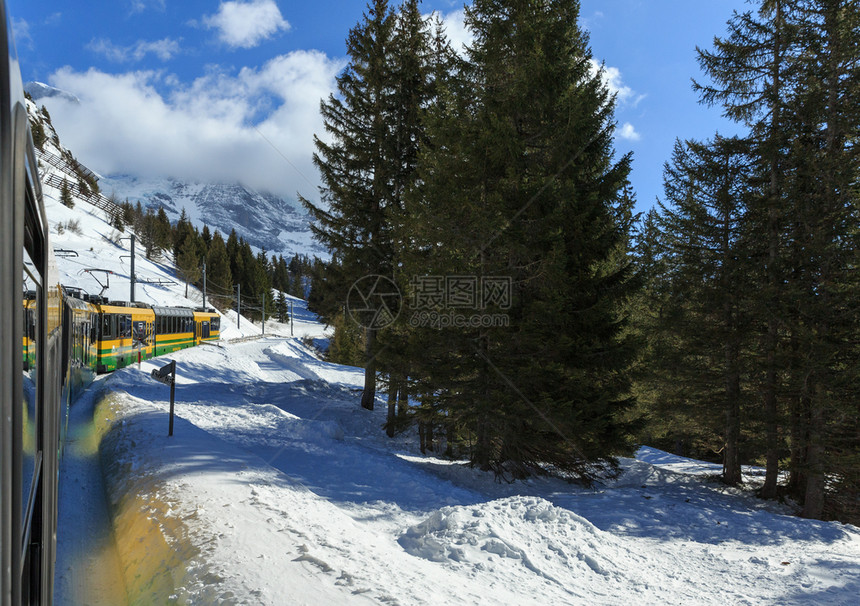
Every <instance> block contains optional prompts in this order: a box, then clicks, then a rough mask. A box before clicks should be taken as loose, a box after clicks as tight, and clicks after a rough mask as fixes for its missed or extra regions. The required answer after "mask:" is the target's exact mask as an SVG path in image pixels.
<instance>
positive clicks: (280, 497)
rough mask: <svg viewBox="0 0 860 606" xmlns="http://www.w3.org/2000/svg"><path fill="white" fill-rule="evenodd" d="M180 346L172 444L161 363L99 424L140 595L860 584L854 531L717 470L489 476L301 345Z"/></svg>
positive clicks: (696, 596) (662, 592) (593, 596)
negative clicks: (596, 478)
mask: <svg viewBox="0 0 860 606" xmlns="http://www.w3.org/2000/svg"><path fill="white" fill-rule="evenodd" d="M173 359H175V360H176V362H177V365H178V377H179V378H178V382H177V387H176V411H177V415H178V417H179V418H178V420H177V423H176V429H175V435H174V436H173V437H172V438H168V437H167V436H166V433H167V431H166V430H167V411H168V408H169V405H168V402H167V394H168V390H167V388H166V387H165V386H163V385H161V384H158V383H156V382H154V381H153V380H152V379H151V378H150V377H149V373H150V371H151V370H152V369H154V368H156V367H157V366H158V365H160V364H161V363H162V362H161V361H153V362H151V363H144V364H143V365H142V366H141V368H140V369H138V368H128V369H124V370H122V371H120V372H117V373H115V374H114V375H112V376H111V377H110V378H109V379H107V381H105V384H104V388H105V389H106V393H108V394H109V395H108V396H107V397H106V398H105V399H104V400H102V401H101V404H100V405H99V406H98V408H97V411H96V415H95V416H96V419H97V420H103V419H110V421H109V422H106V423H105V427H104V432H105V438H104V439H103V440H102V446H101V449H102V452H101V460H102V461H103V462H106V463H107V465H106V468H105V474H106V478H107V487H108V492H109V498H110V500H111V502H112V507H113V510H114V511H116V512H119V513H118V516H117V519H118V520H119V523H118V524H117V526H116V531H117V544H118V545H120V549H121V551H122V550H123V546H124V545H125V546H131V547H127V548H126V549H125V550H124V553H122V554H121V555H122V558H123V562H124V567H125V571H126V579H127V580H128V579H131V580H130V581H128V583H127V587H128V589H129V591H130V595H131V597H132V598H135V597H136V598H139V599H140V600H142V602H141V603H166V600H167V599H168V598H170V599H171V600H175V603H188V604H204V603H205V604H208V603H235V604H285V603H290V604H292V603H297V604H351V603H382V602H384V603H396V604H440V603H453V604H619V603H623V602H628V603H636V604H681V603H683V604H727V603H730V604H816V603H827V604H846V605H847V604H856V603H857V595H860V530H858V529H857V528H855V527H852V526H845V525H840V524H838V523H826V522H817V521H809V520H802V519H799V518H796V517H793V516H791V515H790V512H789V510H788V509H787V508H785V507H781V506H777V505H774V504H771V503H766V502H761V501H758V500H757V499H755V498H754V497H753V496H751V494H750V493H746V492H743V491H740V490H735V489H729V488H726V487H723V486H722V485H720V484H718V483H714V482H712V481H709V480H708V479H707V478H708V476H709V475H710V474H712V473H713V471H714V470H713V468H712V467H711V466H710V465H708V464H702V463H697V462H693V461H689V460H683V459H680V458H678V457H674V456H671V455H668V454H666V453H662V452H659V451H655V450H653V449H649V448H642V449H641V450H640V451H639V453H638V455H637V459H636V460H625V461H623V467H624V469H625V474H624V475H623V476H622V478H621V479H620V480H619V481H617V482H615V483H610V484H608V485H605V486H602V487H599V488H597V489H593V490H587V489H583V488H579V487H576V486H574V485H571V484H568V483H565V482H562V481H560V480H553V479H547V478H538V479H533V480H531V481H528V482H524V483H523V482H520V483H516V484H510V485H509V484H499V483H496V482H495V481H494V479H493V477H492V476H491V475H490V476H488V475H486V474H483V473H480V472H477V471H475V470H472V469H469V468H468V467H467V466H464V465H462V464H460V463H455V462H449V461H444V460H440V459H435V458H432V457H423V456H420V455H418V454H417V453H415V452H414V451H413V450H414V449H413V447H412V444H414V443H415V442H414V440H411V438H409V437H401V438H398V439H395V440H389V439H388V438H386V437H385V436H384V433H383V432H382V431H381V429H380V426H381V425H382V423H383V421H384V415H385V412H384V407H383V406H381V405H380V406H377V410H376V411H373V412H368V411H365V410H363V409H361V408H360V407H359V406H358V403H357V400H358V398H357V393H358V392H359V390H360V386H361V381H362V374H361V371H360V369H353V368H348V367H341V366H337V365H334V364H329V363H326V362H322V361H320V360H318V359H316V358H315V357H314V355H313V354H312V353H311V352H309V351H308V350H306V349H305V348H304V346H302V345H301V343H299V342H298V341H297V340H291V339H282V338H267V339H264V340H258V341H255V342H251V343H242V344H235V345H228V346H222V347H214V346H210V347H202V348H198V349H197V350H186V351H183V352H180V353H178V354H176V355H175V356H173ZM410 440H411V441H410ZM141 529H145V531H146V532H145V533H144V536H145V537H146V538H145V539H144V542H145V543H146V545H147V546H148V547H147V548H145V549H140V548H138V547H135V545H137V544H139V543H140V541H141V539H140V537H139V536H138V534H136V533H138V532H140V530H141ZM153 537H155V538H153ZM156 538H157V539H158V540H156ZM159 545H161V547H160V548H159ZM141 570H145V571H147V574H145V575H140V574H139V571H141ZM165 596H166V597H165ZM149 600H151V602H148V601H149Z"/></svg>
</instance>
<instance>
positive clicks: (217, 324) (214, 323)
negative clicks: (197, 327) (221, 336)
mask: <svg viewBox="0 0 860 606" xmlns="http://www.w3.org/2000/svg"><path fill="white" fill-rule="evenodd" d="M209 327H210V328H211V329H212V330H221V318H219V317H214V318H210V319H209Z"/></svg>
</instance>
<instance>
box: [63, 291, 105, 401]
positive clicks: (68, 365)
mask: <svg viewBox="0 0 860 606" xmlns="http://www.w3.org/2000/svg"><path fill="white" fill-rule="evenodd" d="M73 292H74V291H65V289H64V293H63V354H64V359H63V368H64V369H65V370H66V374H65V378H64V382H63V384H64V388H65V389H66V391H67V392H68V393H67V394H65V397H64V400H65V401H67V402H68V403H69V404H71V403H72V402H74V401H75V400H76V399H77V398H78V396H79V395H81V393H82V392H83V390H84V389H86V387H87V386H88V385H89V384H90V383H92V381H93V379H94V378H95V374H96V372H97V370H98V326H99V317H98V307H96V306H95V305H93V304H92V303H90V302H88V301H84V300H83V299H80V298H79V297H77V296H74V295H73V294H72V293H73Z"/></svg>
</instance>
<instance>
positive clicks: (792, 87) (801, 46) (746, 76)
mask: <svg viewBox="0 0 860 606" xmlns="http://www.w3.org/2000/svg"><path fill="white" fill-rule="evenodd" d="M858 24H860V7H858V6H857V4H856V3H854V2H849V1H847V0H762V2H761V4H760V9H759V11H758V18H757V19H756V18H753V16H752V15H751V13H745V14H743V15H735V17H734V18H733V19H732V21H730V23H729V36H728V37H727V39H725V40H717V41H716V42H715V44H716V47H717V48H716V51H715V52H713V53H702V54H701V63H702V66H703V67H704V68H705V70H706V72H707V73H708V75H710V76H711V78H712V79H713V80H714V85H712V86H708V87H701V90H702V91H703V100H704V101H705V102H707V103H720V104H722V106H723V108H724V111H725V113H726V114H727V115H729V116H730V117H733V118H735V119H736V120H738V121H739V122H742V123H743V124H744V125H746V126H747V127H748V128H749V129H750V133H751V136H750V137H749V140H750V141H751V142H752V145H751V153H752V154H754V155H755V156H756V157H757V168H756V171H755V172H756V173H757V175H758V176H759V177H760V178H761V179H762V180H763V182H764V183H766V184H767V187H766V188H764V189H765V192H766V193H765V194H764V195H762V196H760V197H759V199H758V200H753V201H752V214H753V216H755V217H757V219H756V221H757V225H758V226H759V229H760V232H761V233H763V234H764V236H765V241H766V242H767V249H768V250H767V253H766V254H764V255H762V259H763V260H764V263H763V265H764V266H763V267H761V269H760V275H761V276H762V279H761V280H760V282H759V284H758V288H756V289H755V291H756V292H757V293H758V302H757V303H756V304H755V309H756V310H757V313H758V314H759V315H760V317H761V318H762V320H763V324H764V325H765V326H766V330H765V332H764V335H763V336H764V339H763V344H764V347H763V351H764V360H763V363H762V364H761V366H760V367H761V374H762V375H763V377H764V380H763V382H762V384H763V394H764V396H765V398H764V399H765V408H766V411H767V414H766V417H767V435H768V439H767V442H768V446H767V477H766V484H765V489H764V491H763V493H764V494H765V495H766V496H773V494H775V492H776V477H777V475H776V474H777V471H778V469H777V455H778V447H779V442H778V438H777V435H778V423H779V422H780V420H781V419H788V423H787V424H788V426H789V429H788V431H787V432H785V433H787V434H788V435H789V437H790V452H791V462H790V471H791V479H790V483H789V488H790V489H791V490H792V491H793V492H794V493H795V495H796V497H797V498H799V499H800V500H801V501H802V502H803V504H804V506H803V515H805V516H807V517H821V516H822V515H825V513H826V512H827V511H828V507H829V505H828V502H832V498H833V497H835V496H837V495H838V494H839V493H838V492H837V491H836V490H835V489H836V488H837V487H838V490H841V491H847V492H848V493H852V494H857V492H858V491H860V489H858V488H857V486H858V483H857V479H858V477H860V471H858V468H857V467H856V466H855V467H852V466H851V464H849V465H848V466H845V467H840V463H839V461H843V460H848V461H856V460H857V458H858V457H856V456H855V455H856V453H857V450H856V448H855V449H853V450H852V449H851V448H850V447H849V448H848V449H847V450H845V449H844V446H843V447H841V448H837V447H836V446H835V444H836V443H837V442H839V443H841V444H843V445H844V444H845V442H844V439H843V438H835V437H834V436H836V435H844V430H845V428H846V425H845V419H852V418H856V417H857V407H856V403H855V399H854V398H853V397H852V396H851V395H850V394H852V393H854V391H855V390H856V386H857V380H858V368H857V365H856V364H855V363H854V362H853V360H854V359H856V357H857V356H856V355H855V345H854V342H855V339H854V337H853V336H852V335H856V333H857V329H858V321H860V319H858V318H857V314H856V305H852V304H851V302H852V301H856V299H857V295H858V292H857V289H858V282H857V278H856V277H855V276H854V273H855V272H854V271H853V268H854V267H856V266H857V261H858V260H857V258H856V255H857V251H858V247H857V242H856V238H857V224H858V216H857V214H858V210H857V205H856V189H855V187H854V184H856V182H857V175H858V169H860V161H858V156H857V151H856V145H854V142H855V141H856V140H857V134H858V133H857V128H858V127H857V125H858V124H860V110H858V107H857V104H856V93H857V86H858V69H857V65H858V62H860V56H858V55H860V49H858V47H857V45H856V44H855V43H854V41H855V40H856V36H857V31H858ZM780 404H781V406H780ZM849 426H850V424H849ZM850 431H851V430H850V429H849V433H850ZM837 450H838V451H839V452H840V453H842V454H843V455H844V456H843V457H840V459H839V461H837V460H836V458H834V457H833V456H832V454H831V453H833V452H836V451H837ZM836 469H839V471H835V470H836ZM828 474H829V475H831V476H834V477H837V476H838V477H840V478H853V479H852V480H850V481H849V482H848V483H847V484H839V483H833V482H831V483H830V484H829V486H830V488H828V482H827V481H826V479H825V478H826V476H827V475H828ZM830 515H833V514H832V513H831V514H830ZM853 515H858V513H857V512H856V508H855V513H854V514H853Z"/></svg>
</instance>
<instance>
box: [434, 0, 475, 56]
mask: <svg viewBox="0 0 860 606" xmlns="http://www.w3.org/2000/svg"><path fill="white" fill-rule="evenodd" d="M431 16H432V17H433V18H434V19H435V18H439V19H441V20H442V25H443V26H444V28H445V35H446V36H447V37H448V42H450V43H451V48H453V49H454V51H455V52H456V53H457V54H460V55H463V54H464V52H465V49H466V45H467V44H471V43H472V40H473V39H474V36H472V32H471V31H469V28H467V27H466V13H465V11H464V10H463V9H459V10H456V11H453V12H450V13H448V14H447V15H442V14H441V13H440V12H439V11H433V12H432V13H431Z"/></svg>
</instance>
